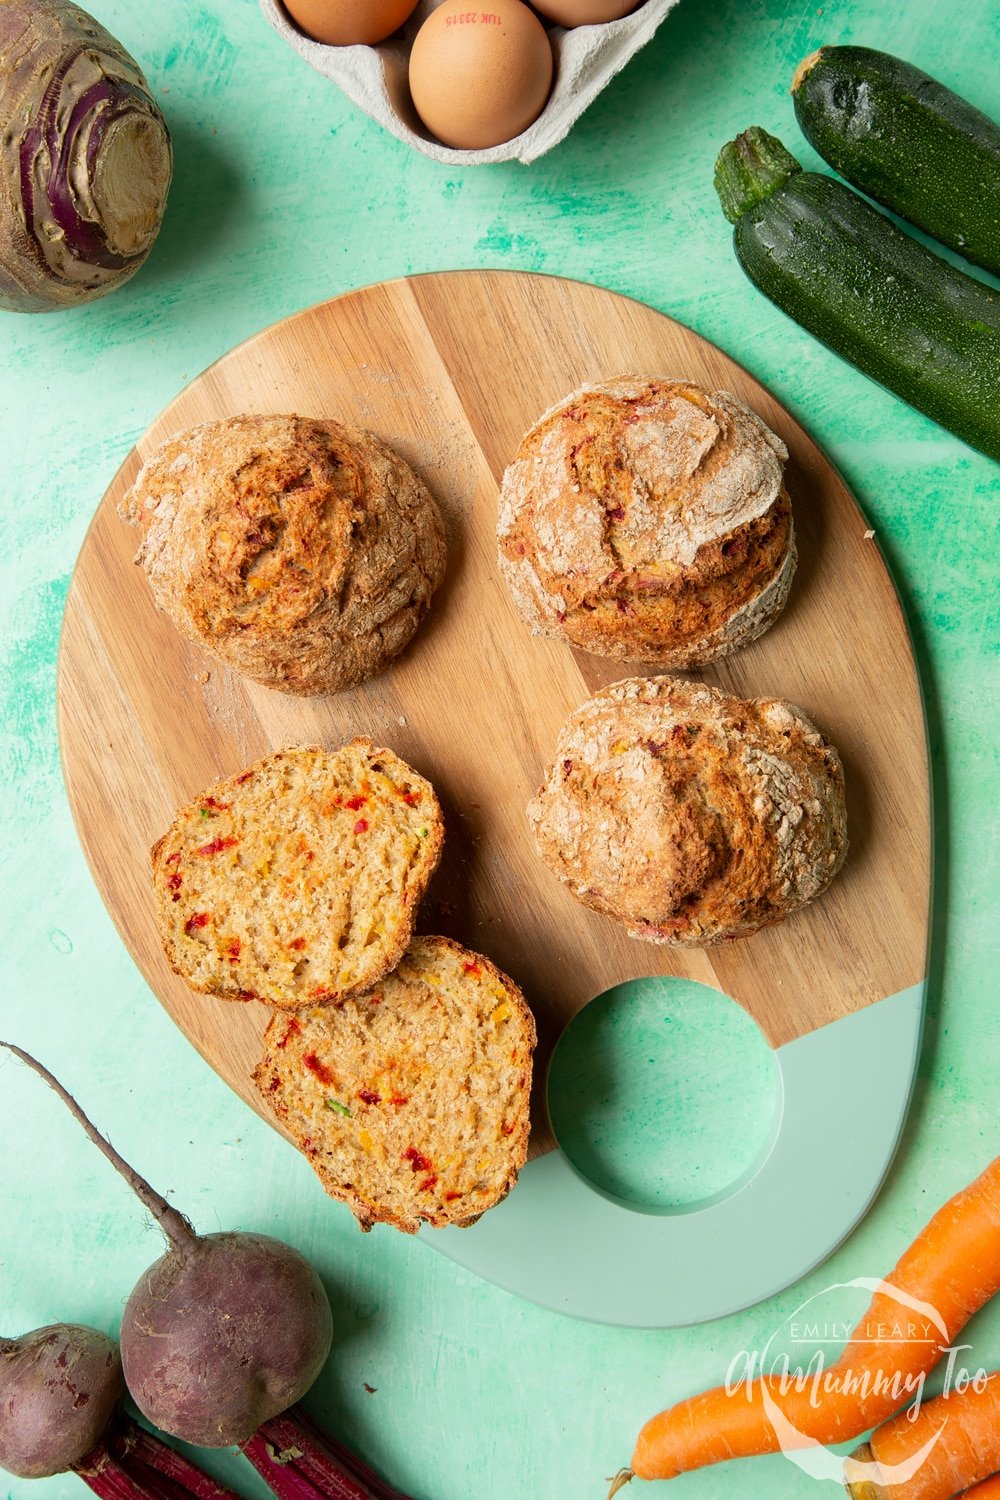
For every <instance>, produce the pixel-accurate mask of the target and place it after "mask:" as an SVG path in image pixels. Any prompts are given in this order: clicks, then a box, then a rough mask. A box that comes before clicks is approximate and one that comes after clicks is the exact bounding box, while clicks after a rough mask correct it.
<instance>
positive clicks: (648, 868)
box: [528, 677, 847, 946]
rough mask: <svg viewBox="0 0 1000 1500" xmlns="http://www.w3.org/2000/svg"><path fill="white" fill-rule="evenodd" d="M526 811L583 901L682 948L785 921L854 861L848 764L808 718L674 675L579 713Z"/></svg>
mask: <svg viewBox="0 0 1000 1500" xmlns="http://www.w3.org/2000/svg"><path fill="white" fill-rule="evenodd" d="M528 816H529V819H530V821H531V824H532V827H533V829H534V833H535V838H536V840H537V843H538V847H539V851H540V852H541V854H542V856H543V858H544V859H545V861H546V863H547V864H548V865H549V866H550V867H551V868H552V869H553V870H554V871H555V872H556V874H557V875H559V877H560V878H561V879H562V880H563V881H565V883H566V884H567V885H568V886H569V887H570V889H571V890H572V891H573V894H574V895H575V896H576V897H577V898H578V899H579V900H580V901H582V902H583V903H584V905H586V906H589V907H591V908H593V909H594V910H595V911H600V912H604V913H605V914H606V915H608V916H611V917H615V918H616V919H617V920H618V921H620V922H623V923H624V924H625V926H626V927H627V929H628V932H629V934H630V936H632V937H636V938H645V939H647V940H649V941H652V942H663V943H672V944H675V945H678V946H685V945H701V944H705V943H711V942H715V941H717V940H718V939H720V938H730V937H741V936H744V935H746V934H748V933H751V932H755V931H756V930H757V929H758V928H759V927H764V926H767V925H770V924H771V923H774V922H779V921H781V920H782V918H784V917H785V916H787V915H788V914H789V913H790V912H792V911H795V910H796V909H797V908H798V907H800V906H803V905H804V904H805V903H806V902H807V901H811V900H812V899H813V897H814V896H817V895H819V893H820V892H821V891H822V890H824V889H825V887H826V886H827V885H828V884H829V882H830V881H831V880H832V879H833V877H834V875H835V874H836V873H837V871H838V870H839V868H840V866H841V864H842V863H843V860H844V856H845V854H846V852H847V825H846V811H845V805H844V777H843V770H842V768H841V764H840V757H839V756H838V754H837V752H836V750H835V749H834V748H833V746H832V745H831V744H830V743H829V742H828V741H827V740H825V739H824V738H823V736H822V735H821V734H820V733H819V731H818V730H817V729H816V727H815V725H813V724H812V723H810V721H809V720H808V719H807V718H806V716H805V715H804V714H803V713H802V711H801V709H798V708H795V707H794V706H793V705H792V704H790V703H783V702H780V701H779V700H775V699H769V698H759V699H756V700H753V701H751V702H746V701H744V700H743V699H740V698H734V697H730V696H728V695H727V694H725V693H720V692H717V691H716V690H715V689H713V688H710V687H707V686H705V685H704V684H702V683H690V682H679V681H676V680H674V679H673V678H669V677H654V678H649V679H646V678H630V679H628V680H627V681H625V682H617V683H614V684H613V685H612V686H611V687H608V688H605V689H604V690H603V691H602V692H600V693H597V694H596V695H595V696H594V697H593V698H591V699H589V700H588V701H587V702H586V703H584V704H582V705H581V707H580V708H578V709H577V710H576V711H575V712H574V713H573V714H571V715H570V717H569V719H568V720H567V722H566V725H565V726H564V728H563V731H562V733H561V735H560V737H559V741H558V744H557V746H556V754H555V759H554V761H553V764H552V766H551V767H550V769H549V771H548V773H547V776H546V779H545V782H544V784H543V786H542V788H541V790H540V791H539V793H538V796H537V797H536V798H535V800H534V801H533V802H532V803H531V805H530V807H529V809H528Z"/></svg>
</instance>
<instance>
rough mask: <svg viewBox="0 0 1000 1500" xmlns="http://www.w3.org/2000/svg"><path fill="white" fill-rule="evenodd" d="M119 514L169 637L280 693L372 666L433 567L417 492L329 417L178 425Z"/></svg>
mask: <svg viewBox="0 0 1000 1500" xmlns="http://www.w3.org/2000/svg"><path fill="white" fill-rule="evenodd" d="M120 510H121V514H122V515H123V516H124V518H125V519H126V520H128V521H129V522H131V523H132V524H133V525H135V526H138V527H139V529H140V531H141V541H140V544H139V550H138V553H137V554H136V562H137V563H139V564H141V566H142V567H143V569H144V570H145V572H146V576H147V578H148V579H149V584H150V588H151V589H152V591H153V597H154V599H155V600H156V603H157V604H158V605H159V607H160V609H162V610H164V611H165V613H166V614H168V615H169V616H170V618H171V619H172V620H173V622H174V624H175V625H176V626H177V628H178V629H179V630H180V631H181V633H182V634H183V635H185V636H187V637H188V639H189V640H192V641H194V642H195V643H196V644H197V645H199V646H202V647H204V648H205V650H207V651H209V652H210V653H211V654H212V655H213V656H215V657H217V658H218V659H219V660H220V661H221V662H223V663H225V665H226V666H229V667H234V668H235V669H236V670H237V671H239V672H243V673H245V674H246V675H247V676H248V677H252V678H253V679H254V680H255V681H257V682H262V683H264V684H265V685H266V686H268V687H273V688H279V689H280V690H281V691H282V692H285V693H302V694H316V693H338V692H341V691H342V690H343V689H344V688H349V687H353V686H354V685H355V684H357V683H359V682H362V681H364V679H365V678H367V677H371V676H372V675H373V674H374V673H376V672H380V671H381V670H382V669H383V667H385V666H386V664H387V663H388V662H389V661H391V660H392V658H393V657H394V656H396V655H397V654H398V653H399V652H400V651H402V649H403V648H404V646H406V645H407V643H408V642H409V640H410V638H411V637H412V635H413V633H414V631H415V630H416V628H417V626H418V624H419V623H420V620H421V618H422V616H423V615H424V613H425V612H426V610H427V607H428V605H429V604H430V600H431V595H432V594H433V593H434V590H435V589H436V588H437V586H438V584H439V583H440V582H441V579H442V577H443V575H444V568H445V544H444V529H443V526H442V521H441V516H440V514H439V512H438V509H437V506H436V505H435V503H434V501H433V500H432V499H431V496H430V494H429V493H428V491H427V489H426V488H425V487H424V485H423V484H422V483H421V481H420V480H419V479H418V478H417V476H416V475H415V474H414V473H413V471H412V469H410V467H409V466H408V465H407V464H406V463H404V461H403V459H401V458H400V457H399V455H398V454H396V453H393V452H392V451H391V450H390V449H389V448H387V447H386V446H385V444H384V443H380V442H379V441H378V439H377V438H375V437H373V436H372V435H371V433H368V432H361V431H358V430H355V429H354V428H350V427H342V426H341V425H340V424H339V423H338V422H332V421H322V422H321V421H309V420H307V419H306V418H303V417H282V416H242V417H230V418H229V419H228V420H226V421H221V422H208V423H206V424H205V425H204V426H203V427H195V428H192V429H191V430H190V431H188V432H182V433H179V434H178V435H177V436H176V437H173V438H170V440H169V441H168V442H166V443H164V444H163V445H162V446H161V447H160V448H158V449H157V450H156V452H155V453H154V454H153V455H152V457H151V458H149V459H148V460H147V462H146V463H145V464H144V465H143V467H142V469H141V471H140V473H139V476H138V478H137V479H136V481H135V483H134V484H133V486H132V488H131V489H130V490H129V491H128V492H127V494H126V495H125V496H124V497H123V499H122V502H121V506H120Z"/></svg>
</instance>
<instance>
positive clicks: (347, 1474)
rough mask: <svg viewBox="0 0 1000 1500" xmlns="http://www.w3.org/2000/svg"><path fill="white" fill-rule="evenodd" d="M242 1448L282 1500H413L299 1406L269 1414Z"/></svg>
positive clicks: (279, 1499)
mask: <svg viewBox="0 0 1000 1500" xmlns="http://www.w3.org/2000/svg"><path fill="white" fill-rule="evenodd" d="M240 1446H241V1449H242V1451H243V1453H245V1454H246V1456H247V1458H248V1459H249V1460H250V1462H251V1463H252V1464H253V1466H254V1468H255V1469H256V1470H257V1473H258V1474H260V1475H261V1477H262V1478H263V1479H264V1480H265V1481H266V1483H267V1484H268V1485H269V1487H270V1488H271V1490H272V1491H273V1492H274V1494H275V1495H277V1496H278V1500H409V1497H408V1496H406V1495H403V1494H401V1493H400V1492H399V1490H394V1489H393V1488H392V1486H391V1485H389V1484H387V1483H386V1482H385V1480H384V1479H381V1478H380V1477H379V1475H378V1474H376V1473H375V1471H374V1469H370V1468H369V1467H368V1465H367V1464H365V1463H363V1462H362V1461H361V1459H360V1458H356V1457H355V1455H354V1454H353V1453H351V1452H350V1450H349V1449H347V1448H345V1447H344V1446H343V1444H342V1443H338V1442H337V1441H336V1440H335V1439H334V1438H331V1437H329V1436H327V1434H326V1433H325V1432H321V1431H320V1429H319V1428H318V1427H317V1426H316V1424H315V1423H314V1422H313V1421H312V1419H311V1418H310V1417H308V1416H307V1415H306V1413H305V1411H304V1410H303V1409H302V1407H301V1406H291V1407H289V1409H288V1410H287V1411H285V1412H282V1413H281V1415H280V1416H278V1417H271V1418H270V1420H269V1421H267V1422H265V1423H264V1424H263V1426H262V1427H260V1428H259V1429H258V1431H257V1432H255V1433H254V1435H253V1437H252V1438H251V1439H250V1440H249V1442H246V1443H242V1444H241V1445H240Z"/></svg>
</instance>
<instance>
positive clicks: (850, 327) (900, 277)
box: [715, 125, 1000, 460]
mask: <svg viewBox="0 0 1000 1500" xmlns="http://www.w3.org/2000/svg"><path fill="white" fill-rule="evenodd" d="M715 187H716V191H717V192H718V194H719V198H720V200H721V202H722V207H723V210H724V212H725V214H726V217H727V218H728V219H729V220H730V222H731V223H733V224H734V225H735V230H734V233H733V242H734V245H735V247H736V254H737V256H738V258H739V261H740V264H741V265H742V267H743V269H744V271H746V273H747V275H748V276H749V277H750V280H751V281H752V282H753V283H754V284H755V285H756V286H757V287H759V288H760V290H761V291H762V292H763V293H764V295H765V296H766V297H770V299H771V301H772V302H774V303H776V304H777V305H778V307H780V308H781V309H782V311H783V312H786V313H788V315H789V316H790V317H792V318H794V319H795V321H796V322H797V323H801V325H802V327H803V328H806V329H808V330H809V332H810V333H812V334H814V335H815V336H816V338H818V339H821V340H822V341H823V343H824V344H827V345H828V346H829V347H830V348H831V349H833V350H834V351H835V353H837V354H839V355H841V356H842V357H843V358H844V359H847V360H850V362H851V363H852V364H854V365H856V366H857V367H858V369H859V370H863V371H864V373H865V374H866V375H869V376H871V378H872V379H873V380H877V381H879V382H880V383H881V384H882V385H884V386H887V387H888V388H889V390H890V391H894V392H895V393H896V395H897V396H902V398H903V400H904V401H908V402H909V403H910V405H911V406H915V407H916V408H917V409H918V411H922V412H925V413H926V415H927V416H929V417H933V419H934V421H935V422H940V423H941V425H942V426H943V427H947V428H948V429H949V430H950V431H951V432H954V433H957V435H958V436H959V437H960V438H964V439H965V441H966V442H967V443H970V444H971V445H972V447H974V448H980V449H981V450H982V451H983V452H984V453H988V454H989V456H990V457H991V458H995V459H997V460H1000V292H997V291H994V290H993V288H992V287H988V286H986V285H985V284H984V283H983V282H981V281H977V280H976V279H975V278H974V277H972V276H966V275H965V274H964V272H962V271H958V270H956V269H955V267H954V266H952V265H949V264H948V263H947V262H946V261H944V260H942V259H941V258H940V256H937V255H934V254H932V253H931V251H930V250H927V249H925V247H924V246H923V245H921V244H919V243H918V242H917V241H916V240H914V239H911V238H910V236H909V235H908V234H904V233H903V232H902V230H900V229H897V227H896V226H895V224H893V223H892V222H891V221H890V220H889V219H887V218H886V217H885V215H884V214H880V213H879V211H878V210H877V209H875V208H873V207H872V206H871V204H870V203H868V202H866V201H865V199H863V198H860V197H859V196H858V194H857V193H854V192H852V191H851V189H850V188H847V187H844V185H843V183H840V182H837V181H835V180H834V179H833V178H832V177H820V176H818V175H817V174H816V173H813V172H803V171H802V169H801V167H800V166H799V164H798V162H797V161H796V160H795V158H794V156H791V155H789V153H788V152H787V151H786V150H785V148H784V146H783V145H782V144H781V142H780V141H779V140H776V139H775V137H774V136H772V135H768V133H767V132H766V131H765V130H761V129H760V128H759V126H756V125H755V126H753V127H752V128H751V129H750V130H747V131H744V133H743V134H742V135H740V136H737V138H736V140H735V141H730V142H729V144H728V145H726V146H724V147H723V148H722V151H721V152H720V154H719V159H718V161H717V162H716V166H715Z"/></svg>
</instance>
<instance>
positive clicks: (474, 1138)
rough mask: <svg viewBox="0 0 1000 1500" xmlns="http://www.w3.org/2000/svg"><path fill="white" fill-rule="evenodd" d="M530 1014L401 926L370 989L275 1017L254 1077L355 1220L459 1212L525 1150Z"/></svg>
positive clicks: (467, 1219) (506, 988) (447, 1216)
mask: <svg viewBox="0 0 1000 1500" xmlns="http://www.w3.org/2000/svg"><path fill="white" fill-rule="evenodd" d="M534 1044H535V1024H534V1020H533V1018H532V1015H531V1012H530V1011H529V1009H528V1007H527V1006H526V1004H525V1002H524V997H523V996H522V994H521V992H520V990H519V989H518V987H517V985H516V984H514V983H513V981H512V980H510V979H508V978H507V977H506V975H504V974H502V973H501V972H500V970H499V969H497V968H496V967H495V966H494V965H493V964H491V963H490V962H489V960H488V959H485V958H483V957H482V955H481V954H478V953H471V952H470V951H469V950H468V949H466V948H462V947H460V946H459V944H458V943H454V942H452V941H451V940H450V939H448V938H443V937H418V938H414V940H413V942H412V943H411V945H410V947H409V949H408V951H407V953H406V955H405V957H404V958H403V960H402V962H401V963H400V965H399V967H398V968H397V969H396V970H395V971H394V972H393V973H392V974H389V975H388V976H387V977H386V978H385V979H384V980H382V982H381V983H380V984H379V985H377V986H376V987H375V988H374V989H372V990H370V991H368V993H366V994H364V995H359V996H357V997H355V998H354V999H352V1000H346V1001H344V1002H343V1003H341V1004H338V1005H334V1006H324V1007H323V1008H322V1009H317V1010H309V1011H303V1012H299V1013H298V1014H297V1015H295V1016H293V1017H288V1016H281V1015H275V1016H274V1018H273V1019H272V1021H271V1023H270V1025H269V1026H268V1028H267V1032H266V1035H265V1037H264V1056H263V1058H262V1060H261V1062H260V1065H259V1066H258V1068H257V1070H256V1072H255V1073H254V1081H255V1083H256V1084H257V1087H258V1089H259V1090H260V1092H261V1094H262V1095H263V1097H264V1099H265V1100H266V1101H267V1103H268V1105H269V1106H270V1107H271V1109H273V1110H274V1112H275V1114H276V1115H277V1116H278V1118H279V1119H280V1120H281V1122H282V1123H283V1124H284V1126H285V1127H286V1129H287V1130H288V1131H289V1132H290V1133H291V1135H292V1136H293V1137H294V1139H295V1140H296V1142H297V1143H298V1145H299V1146H300V1147H301V1149H302V1150H303V1151H304V1152H305V1153H306V1155H307V1156H308V1157H309V1160H310V1161H311V1162H312V1165H313V1167H314V1168H315V1170H316V1172H317V1173H318V1175H319V1177H320V1179H321V1181H322V1182H323V1185H324V1187H325V1188H326V1190H327V1192H328V1193H330V1194H331V1195H332V1196H333V1197H335V1198H339V1199H341V1200H342V1201H343V1202H345V1203H347V1204H349V1206H350V1208H351V1210H352V1212H353V1213H354V1215H355V1216H356V1218H357V1219H358V1222H359V1223H360V1225H361V1227H362V1229H369V1228H370V1227H371V1226H372V1224H373V1223H375V1222H376V1221H382V1222H384V1223H387V1224H394V1225H395V1226H396V1228H397V1229H403V1230H407V1231H408V1232H410V1233H413V1232H415V1231H416V1230H417V1229H418V1228H419V1227H420V1223H421V1221H422V1220H424V1221H426V1222H428V1223H430V1224H433V1225H435V1226H438V1227H440V1226H442V1225H445V1224H458V1225H463V1224H469V1223H472V1222H474V1221H475V1219H477V1218H478V1217H479V1215H480V1214H481V1213H483V1212H484V1210H485V1209H487V1208H490V1207H491V1206H492V1205H493V1204H494V1203H496V1202H498V1201H499V1199H501V1198H502V1197H503V1196H504V1195H505V1194H506V1193H507V1191H508V1190H509V1189H510V1187H511V1185H512V1184H513V1182H514V1180H515V1178H516V1176H517V1173H518V1170H519V1169H520V1167H521V1166H523V1164H524V1160H525V1157H526V1154H527V1149H528V1131H529V1115H528V1101H529V1094H530V1090H531V1056H532V1051H533V1048H534Z"/></svg>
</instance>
